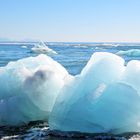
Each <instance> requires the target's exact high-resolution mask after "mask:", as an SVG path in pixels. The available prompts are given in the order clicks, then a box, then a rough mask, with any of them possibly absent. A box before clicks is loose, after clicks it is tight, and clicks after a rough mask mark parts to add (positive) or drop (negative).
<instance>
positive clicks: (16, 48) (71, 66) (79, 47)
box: [0, 42, 140, 75]
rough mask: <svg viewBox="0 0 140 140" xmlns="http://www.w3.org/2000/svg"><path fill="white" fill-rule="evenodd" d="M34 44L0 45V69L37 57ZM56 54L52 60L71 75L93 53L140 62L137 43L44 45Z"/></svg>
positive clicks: (79, 70)
mask: <svg viewBox="0 0 140 140" xmlns="http://www.w3.org/2000/svg"><path fill="white" fill-rule="evenodd" d="M34 44H35V43H30V42H28V43H0V67H4V66H5V65H7V64H8V63H9V62H11V61H16V60H19V59H22V58H26V57H30V56H37V55H39V54H36V53H33V52H32V51H31V48H32V47H34ZM46 45H47V46H48V47H49V48H51V49H53V50H54V51H56V52H57V54H50V57H52V58H53V59H54V60H56V61H57V62H59V63H60V64H62V65H63V66H64V67H65V68H66V69H67V71H68V72H69V73H70V74H71V75H77V74H80V72H81V70H82V69H83V67H84V66H85V65H86V64H87V61H88V60H89V59H90V57H91V55H92V54H93V53H94V52H111V53H114V54H118V55H121V56H122V57H123V58H124V59H125V62H126V63H127V62H128V61H130V60H140V44H138V43H60V42H59V43H54V42H53V43H46Z"/></svg>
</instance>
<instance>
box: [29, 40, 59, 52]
mask: <svg viewBox="0 0 140 140" xmlns="http://www.w3.org/2000/svg"><path fill="white" fill-rule="evenodd" d="M31 52H33V53H38V54H41V53H43V54H57V52H55V51H54V50H53V49H50V48H49V47H48V46H46V45H45V43H43V42H41V43H39V44H35V46H34V47H33V48H31Z"/></svg>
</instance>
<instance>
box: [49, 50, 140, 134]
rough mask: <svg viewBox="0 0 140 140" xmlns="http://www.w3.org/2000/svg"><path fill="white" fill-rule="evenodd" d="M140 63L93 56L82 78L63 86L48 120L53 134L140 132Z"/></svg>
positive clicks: (106, 56) (105, 54)
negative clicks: (66, 132)
mask: <svg viewBox="0 0 140 140" xmlns="http://www.w3.org/2000/svg"><path fill="white" fill-rule="evenodd" d="M139 75H140V62H139V61H130V62H129V63H128V65H127V66H124V60H123V59H122V58H121V57H119V56H117V55H115V54H111V53H106V52H100V53H94V54H93V55H92V57H91V59H90V60H89V62H88V63H87V65H86V66H85V68H84V69H83V70H82V72H81V74H79V75H77V76H75V77H74V78H73V80H71V81H69V82H68V83H67V85H64V87H63V89H62V90H61V91H60V93H59V95H58V97H57V99H56V101H55V104H54V107H53V109H52V112H51V114H50V117H49V126H50V129H51V130H59V131H68V132H83V133H113V134H119V133H124V132H139V131H140V88H139V85H140V80H139Z"/></svg>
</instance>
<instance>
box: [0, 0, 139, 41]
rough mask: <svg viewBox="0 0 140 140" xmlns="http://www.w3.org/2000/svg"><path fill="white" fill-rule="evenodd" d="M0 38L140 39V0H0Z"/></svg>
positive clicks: (61, 39)
mask: <svg viewBox="0 0 140 140" xmlns="http://www.w3.org/2000/svg"><path fill="white" fill-rule="evenodd" d="M0 38H8V39H11V40H27V39H37V40H44V41H81V42H84V41H86V42H88V41H90V42H100V41H101V42H109V41H110V42H113V41H114V42H116V41H117V42H140V0H0Z"/></svg>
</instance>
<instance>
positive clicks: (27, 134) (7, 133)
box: [0, 121, 140, 140]
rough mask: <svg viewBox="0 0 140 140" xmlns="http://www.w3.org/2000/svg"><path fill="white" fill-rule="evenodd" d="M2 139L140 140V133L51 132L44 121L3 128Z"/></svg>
mask: <svg viewBox="0 0 140 140" xmlns="http://www.w3.org/2000/svg"><path fill="white" fill-rule="evenodd" d="M0 139H3V140H11V139H20V140H21V139H34V140H37V139H41V140H45V139H47V140H140V133H136V132H131V133H130V132H129V133H123V134H119V135H112V134H107V133H100V134H99V133H98V134H89V133H79V132H61V131H51V130H49V127H48V124H47V123H46V122H42V121H36V122H30V123H29V124H28V125H24V126H20V127H12V126H1V127H0Z"/></svg>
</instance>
